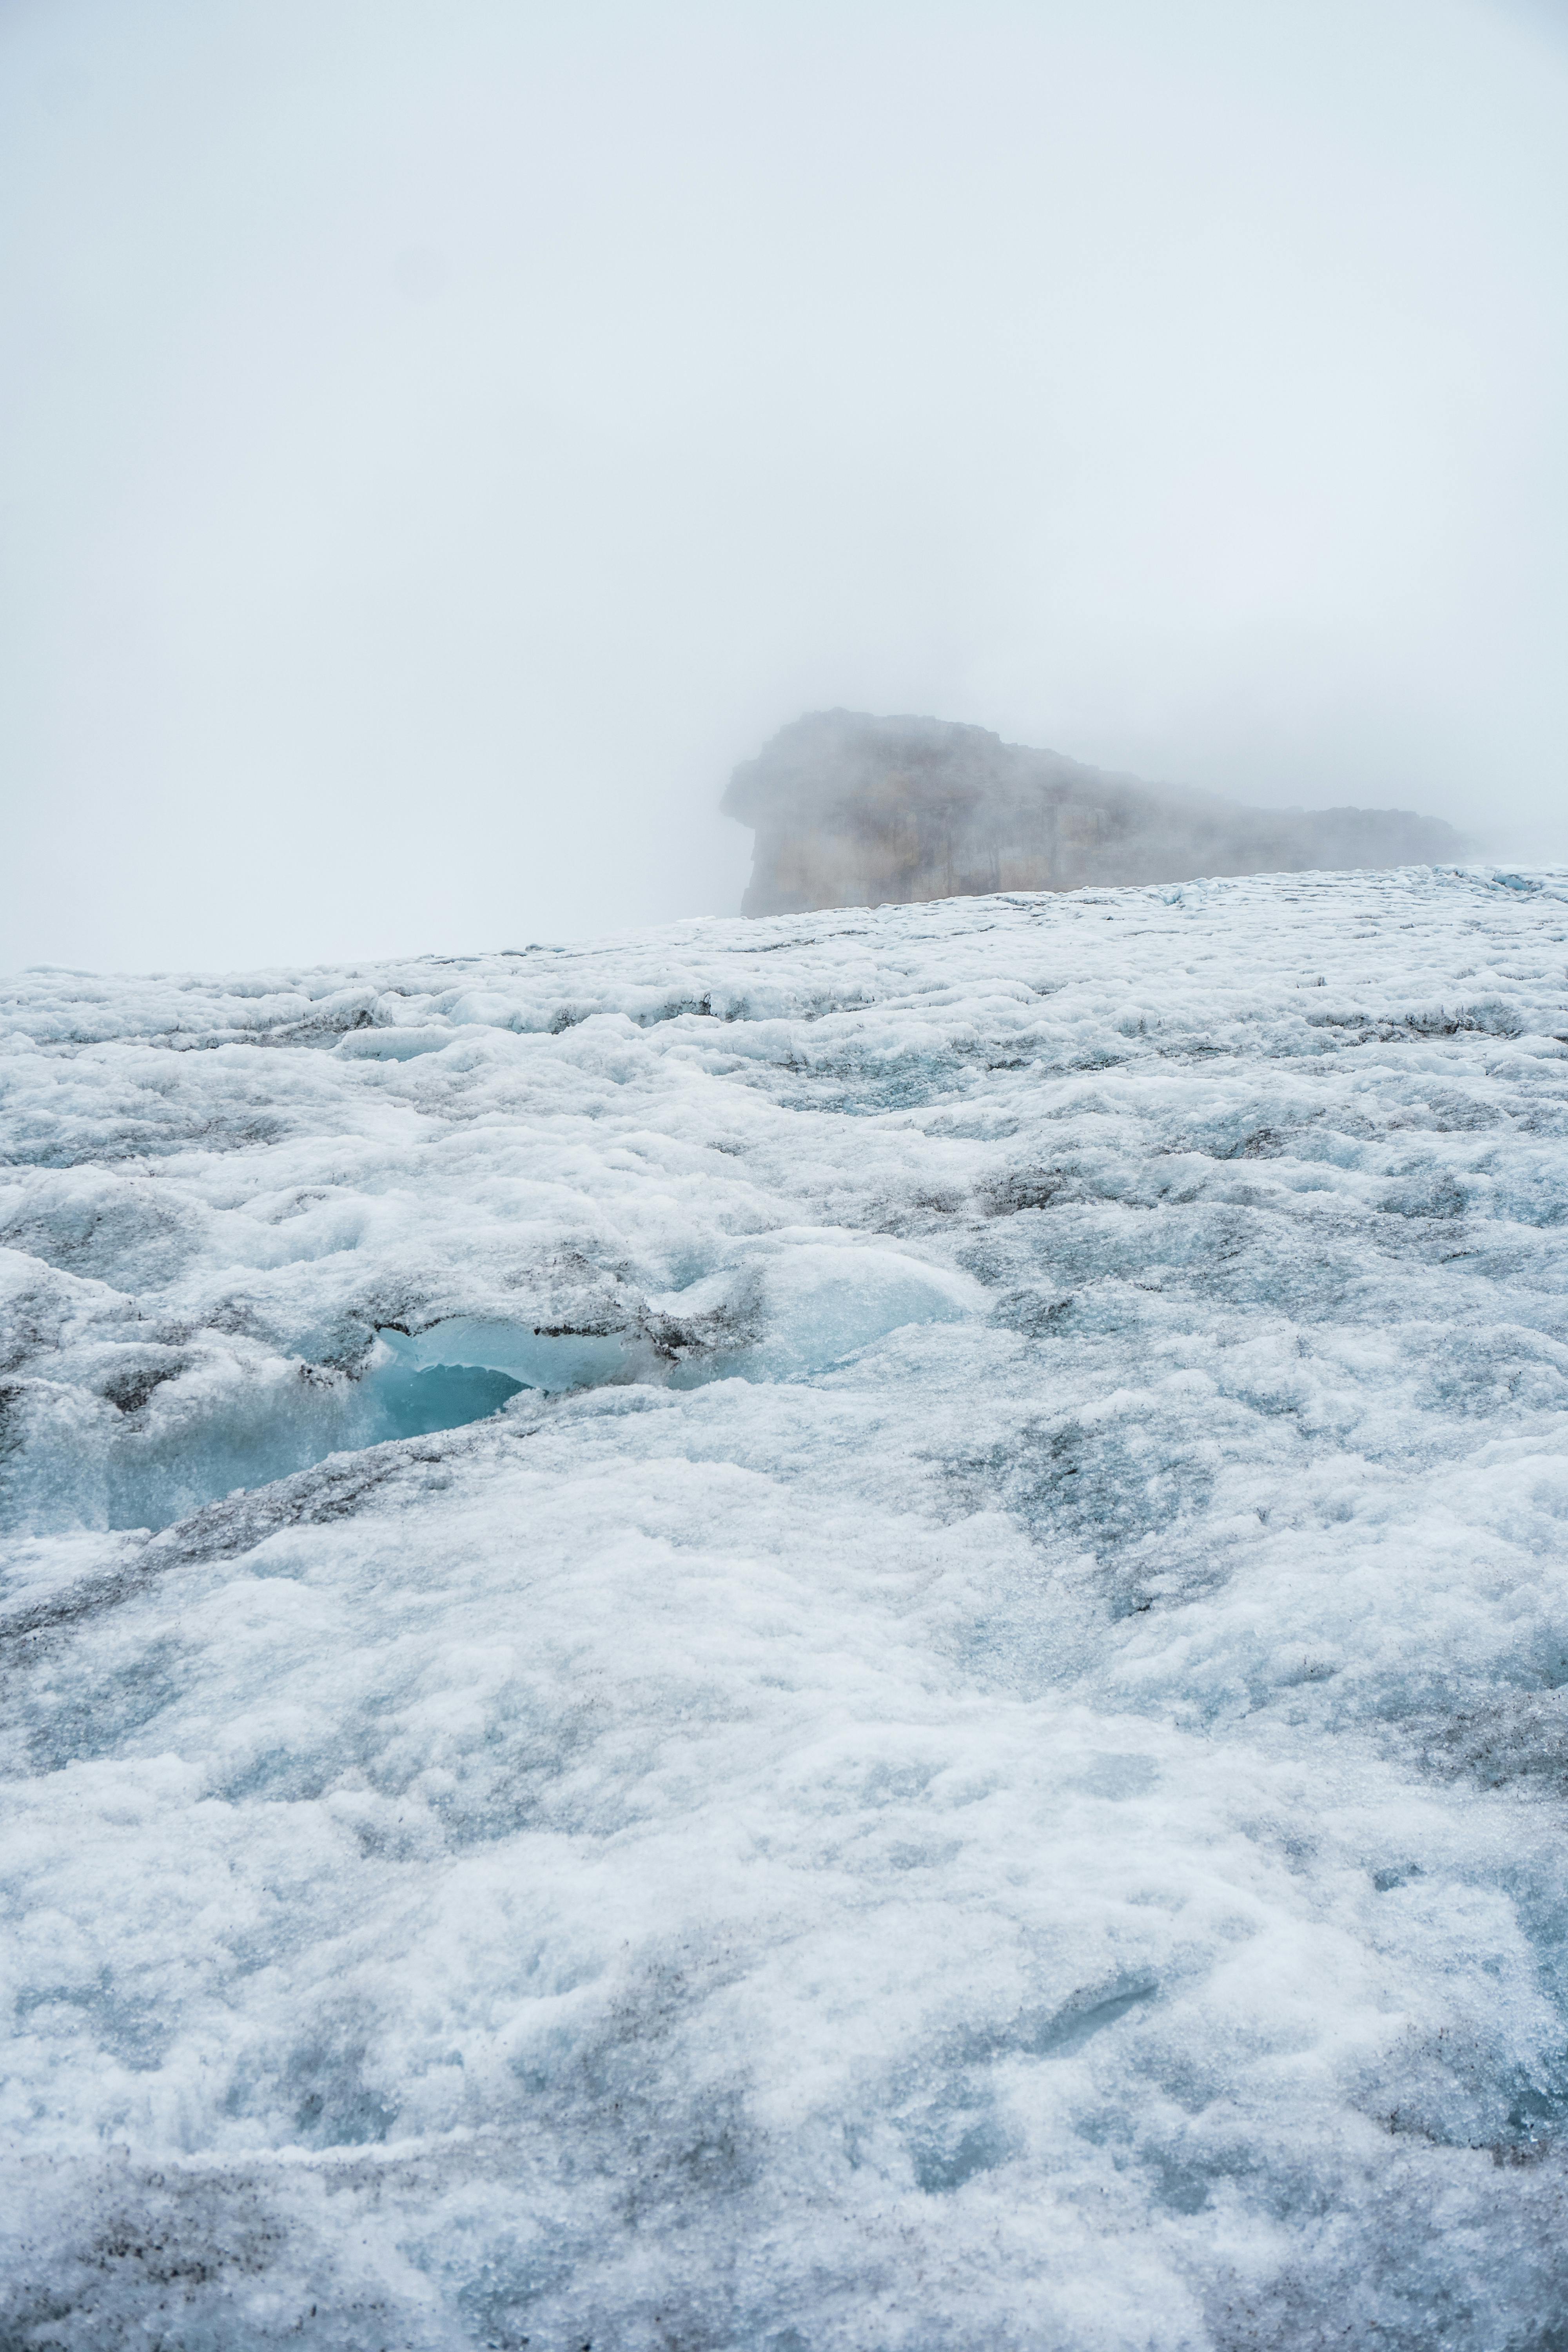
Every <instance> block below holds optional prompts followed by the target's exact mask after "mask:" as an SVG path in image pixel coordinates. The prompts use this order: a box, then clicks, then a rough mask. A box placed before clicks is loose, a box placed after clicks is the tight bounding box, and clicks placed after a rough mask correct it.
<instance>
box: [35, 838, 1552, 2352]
mask: <svg viewBox="0 0 1568 2352" xmlns="http://www.w3.org/2000/svg"><path fill="white" fill-rule="evenodd" d="M5 1018H6V1024H7V1025H6V1034H7V1037H8V1044H7V1046H6V1049H5V1057H4V1059H3V1060H0V1079H3V1088H4V1105H5V1108H4V1118H5V1132H6V1136H7V1139H8V1158H7V1162H6V1168H5V1175H4V1179H3V1182H0V1239H3V1240H4V1242H5V1244H6V1245H7V1246H6V1248H5V1252H4V1255H3V1257H0V1265H3V1268H4V1285H5V1290H4V1296H5V1301H6V1306H5V1336H6V1339H7V1354H6V1357H5V1380H6V1385H5V1390H4V1397H5V1407H6V1421H5V1444H6V1449H7V1450H6V1452H5V1456H4V1462H3V1464H0V1468H3V1471H4V1477H5V1513H6V1518H7V1524H8V1525H9V1527H10V1528H11V1529H12V1533H11V1535H10V1538H9V1539H8V1550H7V1562H8V1565H7V1568H6V1579H7V1580H6V1582H5V1587H4V1593H3V1597H0V1615H3V1618H4V1631H5V1642H4V1644H3V1654H4V1657H5V1663H6V1669H7V1675H8V1682H7V1695H6V1701H5V1710H4V1738H5V1750H6V1754H5V1806H6V1812H5V1829H4V1832H3V1845H0V1877H3V1881H4V1888H5V1897H6V1901H7V1904H8V1906H10V1909H11V1915H12V1916H11V1925H10V1926H9V1927H8V1929H7V1933H6V1937H5V1943H4V1949H3V1958H0V1968H3V1969H4V1972H5V1976H6V1978H7V1979H8V1982H7V1985H6V1989H5V1990H6V2000H7V2002H8V2004H9V2013H10V2015H11V2016H12V2018H13V2020H14V2028H15V2030H14V2036H13V2039H12V2041H11V2043H10V2045H9V2064H8V2068H7V2071H6V2074H5V2087H4V2093H3V2099H4V2116H3V2128H4V2135H5V2152H6V2153H5V2177H4V2179H3V2180H0V2208H3V2227H4V2231H5V2233H6V2239H5V2251H4V2254H3V2258H0V2272H3V2274H4V2279H5V2286H4V2289H3V2294H4V2297H5V2303H4V2306H3V2309H4V2316H3V2319H0V2340H3V2341H4V2342H5V2345H6V2346H7V2347H50V2346H57V2347H69V2352H78V2347H89V2346H91V2347H122V2346H123V2347H129V2346H132V2345H134V2346H137V2347H164V2352H172V2347H179V2352H185V2347H190V2352H258V2347H272V2346H275V2345H281V2344H283V2343H285V2342H289V2343H292V2342H294V2341H296V2340H300V2341H303V2342H305V2343H307V2344H310V2345H317V2346H322V2347H353V2352H368V2347H386V2352H397V2348H398V2347H418V2352H426V2347H432V2352H434V2347H443V2352H444V2347H468V2346H479V2345H489V2346H498V2347H522V2346H524V2345H527V2346H529V2347H533V2352H581V2347H585V2346H590V2345H591V2346H592V2347H595V2352H656V2348H657V2352H731V2347H732V2352H839V2347H855V2352H883V2347H886V2352H945V2347H964V2352H968V2347H974V2352H980V2347H986V2352H993V2347H1030V2352H1035V2347H1039V2348H1040V2352H1047V2347H1064V2352H1067V2347H1071V2352H1079V2347H1082V2352H1090V2347H1093V2352H1100V2347H1105V2352H1110V2347H1117V2352H1120V2348H1121V2347H1146V2352H1179V2348H1180V2352H1189V2347H1191V2352H1196V2347H1214V2352H1226V2347H1244V2346H1247V2347H1252V2346H1256V2347H1263V2346H1271V2347H1291V2352H1297V2347H1317V2346H1327V2345H1330V2344H1332V2345H1335V2346H1354V2347H1362V2346H1376V2347H1411V2352H1415V2347H1421V2352H1428V2347H1438V2346H1442V2347H1465V2352H1472V2347H1497V2352H1503V2347H1508V2352H1562V2347H1563V2346H1564V2344H1568V2325H1565V2315H1568V2195H1565V2193H1564V2192H1565V2188H1568V2168H1565V2160H1564V2153H1563V2149H1564V2142H1563V2137H1562V2136H1561V2127H1562V2125H1563V2118H1564V2115H1565V2113H1568V1965H1565V1948H1564V1927H1565V1913H1568V1869H1565V1863H1568V1852H1565V1840H1564V1835H1563V1795H1564V1790H1565V1787H1568V1575H1565V1571H1564V1556H1563V1537H1564V1521H1565V1517H1568V1444H1565V1435H1568V1412H1565V1408H1568V1260H1565V1255H1564V1247H1563V1241H1564V1232H1565V1225H1568V1157H1565V1150H1564V1134H1565V1129H1568V876H1564V875H1562V874H1536V875H1514V876H1505V875H1499V874H1492V873H1483V872H1477V871H1459V872H1434V871H1428V870H1411V871H1406V872H1402V873H1397V874H1392V875H1384V876H1339V877H1326V876H1317V877H1300V876H1293V877H1287V878H1284V879H1261V880H1260V879H1248V880H1240V881H1230V882H1224V883H1209V884H1188V885H1186V886H1184V887H1182V888H1180V889H1170V890H1164V891H1160V890H1127V891H1104V892H1100V893H1092V894H1080V895H1078V896H1075V897H1068V898H1059V897H1058V898H991V899H971V900H963V901H956V902H952V903H949V904H946V905H943V906H939V907H919V908H895V909H883V910H880V911H878V912H869V913H868V912H865V911H863V910H855V911H849V912H845V913H840V914H835V915H830V916H805V917H790V918H780V919H774V920H771V921H766V922H757V923H747V924H742V923H739V922H703V923H692V924H687V925H683V926H680V927H679V928H676V929H670V930H667V931H663V932H660V933H658V934H657V935H654V934H650V935H644V936H640V937H637V938H635V939H630V940H617V941H610V942H607V943H601V944H598V945H595V946H593V947H586V948H578V949H566V950H557V949H531V950H526V951H525V952H522V953H521V954H518V955H515V956H495V957H486V958H477V959H473V960H471V961H468V960H465V961H456V962H453V961H441V960H436V959H426V960H422V961H413V962H407V963H403V964H397V965H392V964H388V965H378V966H375V967H369V966H364V967H357V966H356V967H354V968H353V969H349V970H342V971H313V972H268V973H261V974H251V975H247V976H245V977H242V978H237V979H190V978H162V979H148V980H125V979H120V980H102V979H96V978H92V977H90V976H87V975H80V974H74V973H66V972H58V971H46V972H37V973H30V974H27V975H25V976H24V977H23V978H22V979H21V980H20V981H19V982H16V983H13V984H12V985H11V986H10V988H9V990H8V992H6V1003H5ZM498 1408H499V1409H498ZM474 1415H488V1416H489V1417H487V1418H480V1419H475V1418H473V1417H472V1416H474ZM447 1423H461V1424H463V1425H461V1426H446V1425H445V1424H447ZM345 1449H346V1450H345Z"/></svg>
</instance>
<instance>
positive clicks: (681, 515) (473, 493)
mask: <svg viewBox="0 0 1568 2352" xmlns="http://www.w3.org/2000/svg"><path fill="white" fill-rule="evenodd" d="M0 235H3V250H0V352H3V354H4V357H3V369H0V553H3V561H4V572H5V579H4V589H3V594H4V610H3V614H0V758H3V761H4V766H3V769H0V792H3V793H4V799H5V806H4V831H3V835H0V843H3V853H0V965H5V966H11V965H15V964H17V963H26V962H38V961H48V962H59V963H74V964H81V965H87V966H89V967H93V968H99V969H110V968H115V967H124V966H148V965H164V966H178V965H189V964H204V963H205V964H222V965H233V964H239V963H245V962H252V961H272V960H277V959H295V960H305V959H310V960H314V959H325V958H329V957H335V956H338V955H342V954H345V953H347V954H356V953H372V952H379V951H384V950H409V951H417V950H425V949H431V950H442V951H460V950H468V949H479V948H488V947H507V946H519V945H522V944H524V943H525V942H526V941H527V940H531V939H539V938H551V937H557V938H559V937H567V936H573V935H581V934H583V933H584V932H593V931H600V930H605V929H615V928H619V927H622V926H625V925H629V924H636V923H643V922H649V921H657V920H659V919H664V918H667V917H671V916H675V915H679V914H688V913H700V912H708V911H729V910H732V909H733V908H734V907H735V906H736V905H737V904H738V901H739V895H740V891H741V887H742V882H743V880H744V877H745V873H746V869H747V864H748V859H749V851H750V835H748V834H747V833H745V832H744V831H742V829H741V828H740V827H738V826H735V825H732V824H728V823H727V822H726V821H724V820H722V819H721V818H719V817H718V816H717V814H715V813H714V803H716V801H717V798H718V795H719V793H720V792H721V789H722V786H723V784H724V782H725V779H726V777H727V775H728V772H729V770H730V768H731V765H732V764H733V762H734V761H736V760H737V759H740V758H743V757H746V756H748V755H749V754H750V753H751V752H752V751H754V750H755V749H756V748H757V746H758V744H759V743H760V741H761V740H762V739H763V737H764V736H765V735H766V734H768V733H771V732H772V730H773V728H775V727H776V726H778V725H780V724H782V723H783V721H784V720H785V719H790V718H793V717H794V716H795V715H796V713H797V712H799V711H800V710H801V709H807V708H816V707H819V706H822V705H825V704H830V703H838V702H842V703H847V704H851V705H853V706H855V707H858V708H863V709H874V710H911V711H923V712H931V713H935V714H937V715H939V716H942V717H947V718H960V719H976V720H979V721H980V722H981V723H983V724H984V725H987V726H992V727H995V728H997V729H999V730H1001V731H1002V733H1004V734H1005V735H1007V736H1009V737H1011V738H1013V739H1015V740H1021V741H1026V742H1030V743H1040V744H1048V745H1051V746H1054V747H1055V748H1057V749H1058V750H1061V751H1068V752H1071V753H1073V754H1075V755H1077V756H1078V757H1079V758H1083V759H1088V760H1093V761H1100V762H1102V763H1104V764H1107V765H1110V766H1117V767H1124V768H1128V769H1131V770H1133V771H1135V772H1140V773H1142V774H1144V775H1148V776H1151V777H1157V778H1166V779H1170V780H1173V781H1179V782H1188V783H1194V784H1201V785H1206V786H1208V787H1210V788H1213V789H1215V790H1218V791H1222V792H1229V793H1235V794H1236V795H1237V796H1238V797H1241V798H1250V799H1256V800H1258V801H1270V800H1273V801H1279V800H1300V801H1303V802H1306V803H1318V804H1322V803H1331V802H1336V801H1346V800H1351V801H1360V802H1363V803H1371V804H1379V805H1387V804H1400V805H1405V806H1415V807H1420V808H1424V809H1426V810H1429V811H1432V812H1434V813H1436V814H1443V815H1447V816H1449V817H1451V818H1453V819H1454V820H1455V821H1456V822H1458V823H1460V824H1468V825H1469V826H1470V827H1471V829H1472V830H1473V831H1475V832H1477V833H1478V834H1479V835H1480V836H1481V837H1482V838H1483V840H1485V841H1486V842H1488V843H1489V844H1490V845H1493V846H1494V847H1495V848H1496V849H1497V850H1498V851H1499V852H1500V854H1505V855H1512V856H1520V855H1529V854H1538V855H1539V854H1555V855H1568V792H1565V790H1564V786H1565V782H1568V777H1565V772H1564V771H1565V761H1564V743H1565V740H1568V656H1565V653H1564V646H1565V645H1568V432H1565V430H1564V421H1565V418H1568V16H1564V14H1563V11H1562V10H1561V9H1560V8H1554V7H1553V5H1552V0H1533V5H1527V0H1077V5H1064V0H1035V5H1016V6H1006V5H991V0H963V5H945V4H944V5H938V0H931V5H920V0H905V5H871V4H870V0H833V5H820V6H819V5H813V0H789V5H726V6H703V5H688V0H670V4H669V5H646V6H626V5H608V0H605V5H599V0H578V5H571V6H565V5H561V0H552V5H542V6H535V5H527V0H415V4H414V5H409V4H408V0H366V5H355V0H249V5H226V0H134V5H131V4H130V0H100V5H93V0H0Z"/></svg>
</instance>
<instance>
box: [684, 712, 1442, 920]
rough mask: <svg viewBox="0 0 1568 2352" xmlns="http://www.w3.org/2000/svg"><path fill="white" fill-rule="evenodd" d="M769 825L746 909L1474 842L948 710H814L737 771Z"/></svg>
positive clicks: (1115, 878) (743, 800)
mask: <svg viewBox="0 0 1568 2352" xmlns="http://www.w3.org/2000/svg"><path fill="white" fill-rule="evenodd" d="M723 806H724V808H725V809H726V810H727V811H728V813H729V814H730V815H731V816H733V817H738V818H739V819H740V821H741V823H742V824H750V825H754V826H755V828H756V835H757V838H756V850H755V857H754V862H753V864H752V882H751V887H750V888H749V889H748V890H747V892H746V895H745V898H743V899H742V913H744V914H748V915H782V914H793V913H795V912H797V911H800V910H802V909H805V908H813V907H861V906H880V905H884V904H886V903H889V902H892V903H894V904H900V905H902V904H907V903H908V902H910V900H912V899H919V898H970V897H973V896H975V895H977V894H978V893H981V892H984V891H987V890H1071V889H1075V888H1078V887H1080V886H1081V885H1083V884H1085V883H1118V882H1182V881H1186V880H1188V879H1190V878H1191V877H1193V876H1194V875H1199V874H1277V873H1297V872H1300V871H1301V870H1303V869H1304V868H1307V867H1324V868H1331V869H1334V868H1342V867H1350V866H1410V865H1427V864H1432V863H1438V862H1442V861H1445V860H1452V859H1454V858H1456V857H1458V856H1459V855H1460V854H1461V850H1462V844H1461V842H1460V840H1459V836H1458V834H1456V833H1455V831H1454V829H1453V827H1452V826H1451V825H1447V824H1443V823H1442V822H1441V821H1440V820H1439V819H1437V818H1436V817H1424V816H1415V815H1412V814H1409V813H1408V812H1406V811H1405V810H1403V809H1358V808H1331V809H1255V808H1247V807H1244V806H1243V805H1242V804H1241V803H1239V802H1237V801H1228V800H1222V799H1220V798H1219V797H1218V795H1217V794H1215V793H1194V792H1186V791H1183V790H1180V789H1178V788H1176V787H1174V786H1172V785H1167V784H1146V783H1142V782H1139V781H1138V779H1137V778H1136V777H1132V776H1116V775H1109V774H1107V773H1106V772H1105V771H1104V770H1102V769H1100V768H1089V767H1085V766H1084V765H1083V764H1082V763H1081V762H1080V761H1077V760H1068V759H1064V758H1063V757H1062V755H1061V753H1060V752H1059V751H1030V750H1029V749H1028V748H1027V747H1026V745H1023V744H1019V743H1004V742H1003V740H1002V739H1001V737H1000V736H998V735H993V734H991V733H990V732H989V731H988V730H986V729H985V728H984V727H964V726H960V725H958V724H956V723H955V722H953V721H952V720H949V719H875V718H872V717H870V716H869V715H868V714H867V713H866V712H863V711H857V710H818V711H813V712H811V713H810V714H809V715H808V716H807V717H805V718H804V719H796V720H795V722H794V724H793V725H791V726H788V727H785V728H783V729H781V730H780V731H779V733H778V734H776V735H775V736H774V737H773V740H772V742H771V743H769V744H767V745H766V746H765V747H764V749H763V751H762V753H761V755H760V756H759V757H758V758H757V759H755V760H747V761H743V762H742V765H741V766H740V767H738V768H737V769H736V771H735V772H734V775H733V776H732V777H731V781H730V788H729V790H728V792H727V793H725V795H724V800H723Z"/></svg>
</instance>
